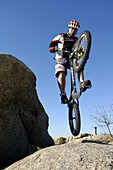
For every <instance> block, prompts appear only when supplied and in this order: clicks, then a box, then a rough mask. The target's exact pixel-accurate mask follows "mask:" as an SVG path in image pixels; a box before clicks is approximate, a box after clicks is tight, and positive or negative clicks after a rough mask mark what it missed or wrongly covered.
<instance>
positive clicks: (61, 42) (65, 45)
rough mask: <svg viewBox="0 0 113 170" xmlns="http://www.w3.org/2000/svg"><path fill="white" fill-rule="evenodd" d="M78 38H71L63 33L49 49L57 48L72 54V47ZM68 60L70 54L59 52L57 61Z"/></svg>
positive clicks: (52, 42)
mask: <svg viewBox="0 0 113 170" xmlns="http://www.w3.org/2000/svg"><path fill="white" fill-rule="evenodd" d="M77 39H78V38H77V37H71V36H70V35H69V34H68V33H62V34H59V35H57V36H56V37H55V38H54V39H53V40H52V41H51V42H50V44H49V48H51V47H55V46H57V47H58V48H60V49H61V50H63V51H65V50H67V51H70V52H72V47H73V45H74V44H75V43H76V41H77ZM62 57H63V58H68V57H69V53H65V52H57V53H56V59H58V58H62Z"/></svg>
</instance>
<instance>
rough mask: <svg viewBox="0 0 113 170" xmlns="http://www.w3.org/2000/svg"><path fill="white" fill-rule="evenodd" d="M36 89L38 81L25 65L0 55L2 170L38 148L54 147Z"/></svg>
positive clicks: (0, 162) (0, 154) (0, 144)
mask: <svg viewBox="0 0 113 170" xmlns="http://www.w3.org/2000/svg"><path fill="white" fill-rule="evenodd" d="M35 86H36V77H35V75H34V74H33V72H32V71H31V70H30V69H29V68H28V67H27V66H26V65H25V64H24V63H23V62H21V61H19V60H18V59H17V58H15V57H13V56H11V55H9V54H0V166H2V165H6V164H7V163H12V162H14V161H16V160H18V159H21V158H23V157H25V156H27V155H28V154H29V152H30V153H32V152H33V151H34V150H36V146H39V147H41V148H43V147H47V146H50V145H53V144H54V141H53V139H52V138H51V137H50V135H49V134H48V130H47V129H48V116H47V114H46V113H45V110H44V108H43V106H42V104H41V103H40V101H39V99H38V96H37V92H36V89H35ZM29 146H32V147H29Z"/></svg>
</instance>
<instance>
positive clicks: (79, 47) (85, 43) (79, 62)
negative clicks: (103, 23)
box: [73, 31, 91, 72]
mask: <svg viewBox="0 0 113 170" xmlns="http://www.w3.org/2000/svg"><path fill="white" fill-rule="evenodd" d="M90 47H91V34H90V32H89V31H83V32H82V33H81V35H80V37H79V39H78V40H77V43H76V44H75V45H74V47H73V50H74V51H76V52H77V54H76V58H75V59H73V67H74V70H75V72H79V71H81V70H83V69H84V66H85V64H86V62H87V60H88V58H89V52H90Z"/></svg>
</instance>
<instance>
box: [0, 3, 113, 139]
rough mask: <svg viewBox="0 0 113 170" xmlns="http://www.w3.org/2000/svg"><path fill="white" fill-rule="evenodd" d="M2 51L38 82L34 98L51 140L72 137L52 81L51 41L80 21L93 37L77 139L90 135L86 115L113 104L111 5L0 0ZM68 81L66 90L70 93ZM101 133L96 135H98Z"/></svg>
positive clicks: (57, 92)
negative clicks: (88, 82)
mask: <svg viewBox="0 0 113 170" xmlns="http://www.w3.org/2000/svg"><path fill="white" fill-rule="evenodd" d="M0 7H1V9H0V51H1V52H2V53H9V54H12V55H14V56H15V57H17V58H18V59H19V60H21V61H23V62H24V63H25V64H26V65H27V66H28V67H29V68H30V69H31V70H32V71H33V72H34V73H35V75H36V77H37V82H36V84H37V87H36V88H37V93H38V97H39V99H40V101H41V103H42V104H43V106H44V108H45V111H46V112H47V114H48V116H49V133H50V135H51V136H52V137H54V138H55V137H60V136H70V135H71V133H70V130H69V126H68V116H67V107H66V105H61V104H60V96H59V94H60V92H59V89H58V85H57V79H56V77H55V76H54V65H55V61H54V60H53V57H54V54H50V53H49V49H48V46H49V43H50V41H51V40H52V39H53V38H54V37H55V36H56V35H57V34H59V33H62V32H67V29H68V27H67V25H68V22H69V21H70V20H77V21H79V23H80V25H81V27H80V30H79V32H78V33H77V36H79V35H80V34H81V32H82V31H83V30H89V31H90V32H91V35H92V47H91V52H90V58H89V60H88V62H87V65H86V67H85V72H84V73H85V79H90V80H91V81H92V84H93V87H92V89H90V90H87V92H85V93H84V94H83V95H82V96H81V97H80V112H81V119H82V126H81V133H84V132H86V133H93V134H94V129H93V126H95V124H94V123H93V122H92V121H91V119H90V110H92V112H93V111H94V105H95V104H96V103H97V104H100V105H103V106H105V107H109V104H111V103H113V89H112V86H113V76H112V74H113V54H112V51H113V21H112V20H113V0H104V1H103V0H95V1H91V0H79V1H78V0H70V1H67V0H65V1H64V0H57V1H53V0H48V1H47V0H10V1H9V0H0ZM68 86H69V77H68V76H67V84H66V90H69V88H68ZM99 133H100V131H99Z"/></svg>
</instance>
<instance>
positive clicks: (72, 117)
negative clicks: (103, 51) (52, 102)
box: [55, 30, 91, 136]
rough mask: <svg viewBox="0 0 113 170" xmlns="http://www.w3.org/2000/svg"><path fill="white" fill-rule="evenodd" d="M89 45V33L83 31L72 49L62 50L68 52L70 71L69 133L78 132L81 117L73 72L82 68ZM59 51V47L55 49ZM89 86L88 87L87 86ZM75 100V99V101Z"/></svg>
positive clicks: (79, 94)
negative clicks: (70, 50)
mask: <svg viewBox="0 0 113 170" xmlns="http://www.w3.org/2000/svg"><path fill="white" fill-rule="evenodd" d="M90 47H91V34H90V32H89V31H87V30H86V31H83V32H82V33H81V35H80V37H79V38H78V40H77V43H76V44H75V45H74V46H73V51H72V53H70V52H69V51H62V50H61V52H67V53H69V65H70V73H71V91H70V97H69V102H68V104H67V106H68V119H69V126H70V130H71V133H72V134H73V135H74V136H77V135H78V134H79V133H80V128H81V118H80V110H79V98H80V96H81V94H82V92H80V91H79V90H78V89H77V87H76V79H75V73H76V72H80V71H81V70H83V69H84V66H85V64H86V62H87V60H88V58H89V52H90ZM55 51H57V52H60V49H57V50H55ZM89 88H90V87H89ZM75 100H76V101H75Z"/></svg>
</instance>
